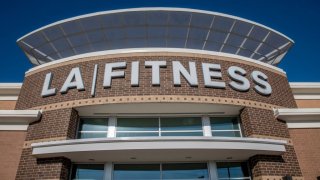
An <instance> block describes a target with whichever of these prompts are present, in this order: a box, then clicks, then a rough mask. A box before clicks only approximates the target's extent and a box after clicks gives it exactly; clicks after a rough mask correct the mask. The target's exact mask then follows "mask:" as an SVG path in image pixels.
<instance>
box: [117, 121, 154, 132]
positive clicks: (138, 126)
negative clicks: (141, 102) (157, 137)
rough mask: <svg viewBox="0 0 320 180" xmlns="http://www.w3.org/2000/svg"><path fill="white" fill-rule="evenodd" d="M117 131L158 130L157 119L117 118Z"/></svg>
mask: <svg viewBox="0 0 320 180" xmlns="http://www.w3.org/2000/svg"><path fill="white" fill-rule="evenodd" d="M117 131H159V119H158V118H118V119H117Z"/></svg>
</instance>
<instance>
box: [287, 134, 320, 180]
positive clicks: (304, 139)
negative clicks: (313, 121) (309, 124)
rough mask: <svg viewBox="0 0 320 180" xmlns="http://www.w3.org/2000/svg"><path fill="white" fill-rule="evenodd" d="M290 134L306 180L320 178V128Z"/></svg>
mask: <svg viewBox="0 0 320 180" xmlns="http://www.w3.org/2000/svg"><path fill="white" fill-rule="evenodd" d="M289 132H290V136H291V138H292V141H293V144H294V148H295V150H296V154H297V157H298V161H299V164H300V168H301V171H302V174H303V176H304V178H305V180H314V179H316V178H317V177H319V176H320V128H315V129H290V130H289Z"/></svg>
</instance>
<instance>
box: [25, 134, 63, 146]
mask: <svg viewBox="0 0 320 180" xmlns="http://www.w3.org/2000/svg"><path fill="white" fill-rule="evenodd" d="M66 139H67V138H66V137H56V138H45V139H37V140H31V141H24V143H23V147H22V148H23V149H25V148H31V144H32V143H39V142H50V141H61V140H66Z"/></svg>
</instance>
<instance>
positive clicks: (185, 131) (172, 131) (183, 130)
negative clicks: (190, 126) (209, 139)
mask: <svg viewBox="0 0 320 180" xmlns="http://www.w3.org/2000/svg"><path fill="white" fill-rule="evenodd" d="M161 132H203V130H172V131H161Z"/></svg>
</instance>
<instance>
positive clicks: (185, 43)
mask: <svg viewBox="0 0 320 180" xmlns="http://www.w3.org/2000/svg"><path fill="white" fill-rule="evenodd" d="M191 21H192V13H191V15H190V20H189V25H188V31H187V37H186V41H185V42H184V48H187V43H188V39H189V32H190V26H191Z"/></svg>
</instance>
